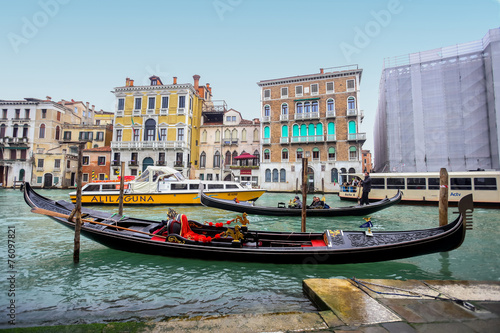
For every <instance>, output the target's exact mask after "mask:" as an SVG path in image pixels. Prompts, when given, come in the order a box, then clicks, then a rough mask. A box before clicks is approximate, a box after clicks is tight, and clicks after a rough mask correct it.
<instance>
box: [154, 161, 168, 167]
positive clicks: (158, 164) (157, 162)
mask: <svg viewBox="0 0 500 333" xmlns="http://www.w3.org/2000/svg"><path fill="white" fill-rule="evenodd" d="M165 164H166V163H165V161H156V165H157V166H164V165H165Z"/></svg>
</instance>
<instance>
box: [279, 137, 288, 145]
mask: <svg viewBox="0 0 500 333" xmlns="http://www.w3.org/2000/svg"><path fill="white" fill-rule="evenodd" d="M288 142H289V137H287V136H282V137H281V138H280V143H288Z"/></svg>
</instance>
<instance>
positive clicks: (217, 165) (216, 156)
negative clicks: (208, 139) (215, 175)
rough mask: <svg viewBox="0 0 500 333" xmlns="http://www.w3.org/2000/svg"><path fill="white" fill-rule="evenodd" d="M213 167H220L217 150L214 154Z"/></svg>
mask: <svg viewBox="0 0 500 333" xmlns="http://www.w3.org/2000/svg"><path fill="white" fill-rule="evenodd" d="M214 168H220V153H219V152H218V151H216V152H215V154H214Z"/></svg>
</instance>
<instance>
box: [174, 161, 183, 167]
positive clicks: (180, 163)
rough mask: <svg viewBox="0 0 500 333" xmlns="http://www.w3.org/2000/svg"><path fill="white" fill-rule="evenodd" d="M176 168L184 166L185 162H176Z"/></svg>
mask: <svg viewBox="0 0 500 333" xmlns="http://www.w3.org/2000/svg"><path fill="white" fill-rule="evenodd" d="M174 168H184V162H182V161H177V162H175V163H174Z"/></svg>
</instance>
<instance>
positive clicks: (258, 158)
mask: <svg viewBox="0 0 500 333" xmlns="http://www.w3.org/2000/svg"><path fill="white" fill-rule="evenodd" d="M253 156H255V158H254V159H253V165H259V164H260V163H259V161H260V153H259V151H258V150H255V151H254V152H253Z"/></svg>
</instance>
